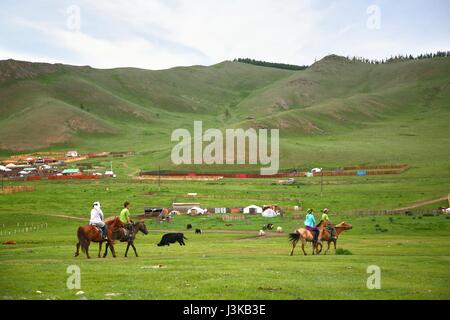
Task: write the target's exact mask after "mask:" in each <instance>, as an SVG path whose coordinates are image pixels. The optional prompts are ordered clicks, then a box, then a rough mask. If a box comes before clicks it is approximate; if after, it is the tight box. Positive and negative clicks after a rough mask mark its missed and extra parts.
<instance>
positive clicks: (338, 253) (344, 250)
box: [336, 248, 353, 256]
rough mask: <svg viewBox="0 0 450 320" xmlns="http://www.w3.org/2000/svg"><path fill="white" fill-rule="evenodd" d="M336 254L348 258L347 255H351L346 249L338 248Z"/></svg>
mask: <svg viewBox="0 0 450 320" xmlns="http://www.w3.org/2000/svg"><path fill="white" fill-rule="evenodd" d="M336 254H337V255H345V256H348V255H352V254H353V253H352V252H351V251H350V250H348V249H343V248H338V249H336Z"/></svg>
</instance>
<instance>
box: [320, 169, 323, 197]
mask: <svg viewBox="0 0 450 320" xmlns="http://www.w3.org/2000/svg"><path fill="white" fill-rule="evenodd" d="M320 173H321V175H320V196H321V197H322V196H323V168H320Z"/></svg>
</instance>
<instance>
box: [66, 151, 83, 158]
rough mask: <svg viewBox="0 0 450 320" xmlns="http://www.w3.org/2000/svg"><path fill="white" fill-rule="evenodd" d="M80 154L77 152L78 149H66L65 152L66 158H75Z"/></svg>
mask: <svg viewBox="0 0 450 320" xmlns="http://www.w3.org/2000/svg"><path fill="white" fill-rule="evenodd" d="M79 155H80V154H79V153H78V151H68V152H67V153H66V157H68V158H76V157H78V156H79Z"/></svg>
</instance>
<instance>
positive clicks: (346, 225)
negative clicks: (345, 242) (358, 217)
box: [319, 221, 353, 254]
mask: <svg viewBox="0 0 450 320" xmlns="http://www.w3.org/2000/svg"><path fill="white" fill-rule="evenodd" d="M352 228H353V227H352V225H351V224H349V223H346V222H345V221H344V222H341V223H339V224H337V225H335V226H334V229H335V230H336V234H335V238H334V239H332V238H331V233H330V231H329V230H328V228H327V227H326V226H324V229H323V234H322V241H326V242H327V244H328V247H327V250H326V251H325V253H324V254H327V252H328V250H330V243H331V242H333V244H334V252H335V253H336V242H337V240H338V239H339V235H340V234H341V233H342V231H347V230H350V229H352ZM320 251H322V250H320ZM319 253H320V252H319Z"/></svg>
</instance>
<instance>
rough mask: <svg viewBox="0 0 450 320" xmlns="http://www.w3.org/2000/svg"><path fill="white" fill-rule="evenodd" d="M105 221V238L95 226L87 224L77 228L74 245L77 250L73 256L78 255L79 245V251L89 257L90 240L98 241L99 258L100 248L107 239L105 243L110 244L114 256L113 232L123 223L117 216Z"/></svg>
mask: <svg viewBox="0 0 450 320" xmlns="http://www.w3.org/2000/svg"><path fill="white" fill-rule="evenodd" d="M105 223H106V224H107V225H108V232H107V240H105V239H103V237H102V232H101V231H100V229H98V228H97V227H96V226H93V225H87V226H83V227H79V228H78V231H77V237H78V243H77V245H76V248H77V250H76V252H75V255H74V256H75V257H78V256H79V255H80V247H81V251H82V252H84V253H86V257H87V258H88V259H90V258H91V257H90V256H89V245H90V244H91V242H98V244H99V245H98V257H99V258H100V252H101V250H102V245H103V242H104V241H107V243H108V244H109V245H110V246H111V252H112V254H113V257H114V258H115V257H116V252H115V250H114V242H113V241H114V240H113V233H114V231H115V230H117V229H118V228H121V227H123V225H124V224H123V223H122V221H120V220H119V218H118V217H114V218H112V219H109V220H106V221H105Z"/></svg>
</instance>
